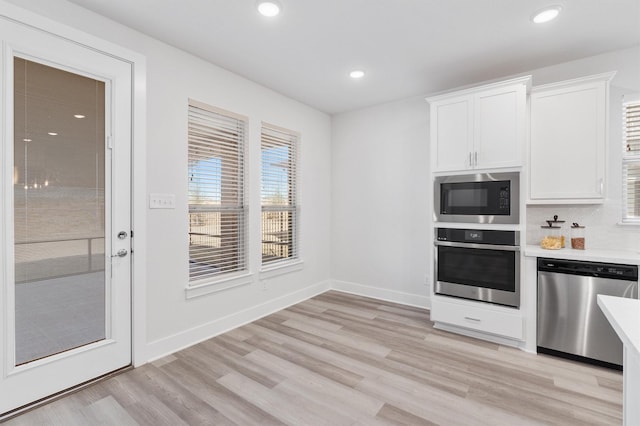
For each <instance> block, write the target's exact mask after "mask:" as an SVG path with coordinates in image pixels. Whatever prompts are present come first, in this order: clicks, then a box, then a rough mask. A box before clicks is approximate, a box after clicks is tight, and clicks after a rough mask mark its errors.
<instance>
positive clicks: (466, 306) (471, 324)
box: [431, 296, 524, 340]
mask: <svg viewBox="0 0 640 426" xmlns="http://www.w3.org/2000/svg"><path fill="white" fill-rule="evenodd" d="M431 321H433V322H436V323H442V324H447V325H452V326H456V327H462V328H466V329H469V330H473V331H476V332H481V333H489V334H492V335H496V336H499V337H506V338H509V339H516V340H523V338H524V332H523V329H524V327H523V324H524V322H523V317H522V314H521V312H520V311H519V310H517V309H513V308H505V307H502V306H498V305H491V304H488V303H482V302H473V301H468V300H463V299H453V298H448V297H442V296H433V298H432V301H431Z"/></svg>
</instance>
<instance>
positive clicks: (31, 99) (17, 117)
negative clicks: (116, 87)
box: [13, 57, 107, 365]
mask: <svg viewBox="0 0 640 426" xmlns="http://www.w3.org/2000/svg"><path fill="white" fill-rule="evenodd" d="M14 111H15V113H14V176H13V180H14V182H13V184H14V258H15V259H14V261H15V333H16V334H15V336H16V347H15V351H16V354H15V357H16V358H15V363H16V365H22V364H24V363H28V362H30V361H34V360H37V359H40V358H44V357H47V356H50V355H53V354H57V353H60V352H63V351H66V350H69V349H74V348H77V347H80V346H83V345H86V344H88V343H93V342H97V341H100V340H103V339H105V337H106V327H105V325H106V323H105V311H106V309H105V306H106V303H107V300H106V294H107V293H106V292H105V83H104V82H102V81H98V80H94V79H92V78H89V77H84V76H82V75H78V74H74V73H71V72H67V71H64V70H61V69H57V68H53V67H50V66H47V65H43V64H40V63H37V62H32V61H29V60H26V59H23V58H19V57H15V58H14Z"/></svg>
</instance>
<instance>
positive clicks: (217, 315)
mask: <svg viewBox="0 0 640 426" xmlns="http://www.w3.org/2000/svg"><path fill="white" fill-rule="evenodd" d="M14 3H16V4H17V5H19V6H21V7H26V8H28V9H31V10H33V11H35V12H37V13H39V14H41V15H43V16H47V17H50V18H51V19H53V20H55V21H58V22H61V23H63V24H66V25H69V26H72V27H75V28H77V29H80V30H82V31H85V32H87V33H90V34H93V35H96V36H98V37H100V38H103V39H105V40H107V41H110V42H113V43H116V44H119V45H121V46H123V47H126V48H128V49H130V50H133V51H136V52H139V53H141V54H143V55H145V56H146V58H147V71H148V76H147V100H148V104H147V158H146V166H147V184H148V187H147V189H146V194H147V196H148V194H149V193H155V192H160V193H171V194H175V195H176V202H177V208H176V209H175V210H147V211H146V212H145V213H146V235H147V240H146V241H145V244H146V247H147V262H148V266H147V271H146V272H147V283H146V288H147V293H146V311H147V316H146V323H147V338H146V340H147V342H146V343H147V344H148V347H147V349H146V353H147V358H148V359H153V358H156V357H158V356H160V355H163V354H165V353H168V352H171V351H174V350H176V349H179V348H180V347H182V346H187V345H190V344H193V343H195V342H196V341H197V340H200V339H204V338H206V337H209V336H211V335H213V334H216V333H219V332H221V331H224V330H226V329H228V328H231V327H234V326H237V325H239V324H240V323H242V322H246V321H249V320H251V319H254V318H255V317H257V316H260V315H265V314H266V313H268V312H270V311H272V310H276V309H279V308H281V307H283V306H286V305H288V304H291V303H295V302H297V301H298V300H301V299H304V298H306V297H309V296H311V295H313V294H315V293H317V292H320V291H323V290H324V289H326V288H327V286H328V285H329V281H328V280H329V271H330V263H329V244H330V237H329V228H330V201H331V200H330V181H331V177H330V170H331V169H330V160H331V158H330V137H331V134H330V126H331V123H330V118H329V116H328V115H326V114H324V113H321V112H319V111H317V110H314V109H312V108H310V107H308V106H305V105H303V104H301V103H299V102H296V101H293V100H291V99H289V98H287V97H285V96H282V95H280V94H278V93H275V92H273V91H271V90H268V89H266V88H264V87H262V86H259V85H257V84H255V83H252V82H250V81H248V80H246V79H243V78H241V77H239V76H237V75H235V74H233V73H230V72H228V71H226V70H223V69H221V68H219V67H217V66H214V65H212V64H210V63H207V62H205V61H203V60H201V59H199V58H197V57H195V56H193V55H190V54H188V53H185V52H184V51H180V50H178V49H175V48H173V47H170V46H168V45H166V44H163V43H161V42H158V41H156V40H154V39H151V38H149V37H147V36H144V35H142V34H140V33H138V32H135V31H132V30H130V29H128V28H126V27H123V26H121V25H119V24H116V23H114V22H112V21H109V20H107V19H105V18H102V17H100V16H98V15H96V14H93V13H91V12H89V11H87V10H85V9H82V8H79V7H77V6H75V5H73V4H71V3H68V2H66V1H62V0H56V1H50V0H28V1H17V0H16V1H14ZM150 13H152V11H150ZM188 98H194V99H197V100H199V101H202V102H205V103H209V104H211V105H214V106H216V107H220V108H224V109H227V110H229V111H233V112H236V113H238V114H242V115H245V116H248V117H249V120H250V129H249V145H250V147H249V151H250V152H249V169H248V176H249V190H248V197H249V199H248V206H249V214H250V239H251V246H250V253H251V259H250V269H251V271H252V272H254V273H256V274H255V275H254V277H253V283H252V284H249V285H246V286H241V287H237V288H234V289H230V290H226V291H223V292H219V293H213V294H208V295H205V296H201V297H197V298H194V299H186V298H185V287H186V285H187V281H188V252H187V244H188V240H187V100H188ZM261 121H266V122H269V123H271V124H275V125H278V126H282V127H285V128H289V129H292V130H295V131H298V132H300V133H301V152H300V169H301V176H300V178H301V183H300V191H301V197H300V198H301V209H302V213H301V238H302V240H301V252H302V257H303V260H304V267H303V269H302V270H301V271H297V272H292V273H289V274H286V275H280V276H277V277H273V278H270V279H267V280H265V284H266V290H264V289H263V284H262V283H260V282H259V276H258V274H257V271H258V269H259V266H260V247H259V244H260V243H259V241H260V237H259V229H260V216H259V215H260V194H259V188H260V169H259V167H260V159H259V157H260V145H259V143H260V140H259V139H260V123H261Z"/></svg>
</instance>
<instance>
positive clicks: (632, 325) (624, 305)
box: [598, 294, 640, 354]
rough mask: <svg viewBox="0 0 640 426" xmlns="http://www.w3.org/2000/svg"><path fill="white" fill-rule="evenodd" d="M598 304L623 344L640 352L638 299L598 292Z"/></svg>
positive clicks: (639, 305) (639, 302)
mask: <svg viewBox="0 0 640 426" xmlns="http://www.w3.org/2000/svg"><path fill="white" fill-rule="evenodd" d="M598 306H600V309H602V312H603V313H604V316H605V317H607V319H608V320H609V322H610V323H611V326H612V327H613V329H614V330H615V331H616V333H617V334H618V336H619V337H620V340H622V343H623V344H624V346H625V347H627V348H629V349H631V350H635V352H636V353H637V354H640V300H637V299H626V298H624V297H616V296H605V295H603V294H599V295H598Z"/></svg>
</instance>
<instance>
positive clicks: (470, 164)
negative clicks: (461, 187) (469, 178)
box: [469, 151, 473, 168]
mask: <svg viewBox="0 0 640 426" xmlns="http://www.w3.org/2000/svg"><path fill="white" fill-rule="evenodd" d="M472 167H473V161H471V151H469V168H472Z"/></svg>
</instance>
